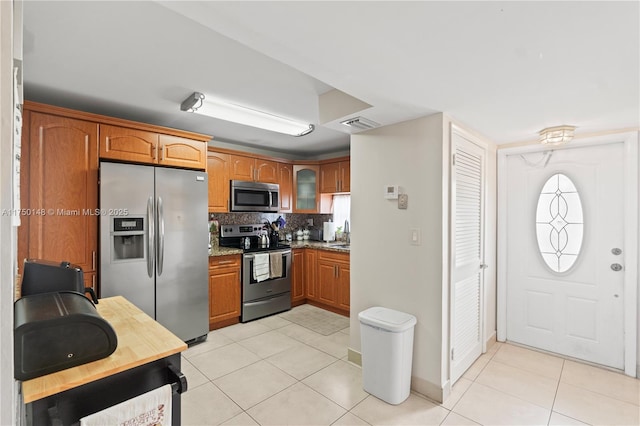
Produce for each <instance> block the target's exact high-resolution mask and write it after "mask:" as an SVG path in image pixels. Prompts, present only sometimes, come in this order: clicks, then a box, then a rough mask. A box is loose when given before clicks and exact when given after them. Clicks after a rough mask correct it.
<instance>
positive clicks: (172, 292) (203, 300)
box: [156, 167, 209, 341]
mask: <svg viewBox="0 0 640 426" xmlns="http://www.w3.org/2000/svg"><path fill="white" fill-rule="evenodd" d="M159 199H161V200H162V202H161V208H160V210H159V211H160V213H161V214H160V217H159V218H158V219H159V222H158V226H157V228H156V230H157V231H156V233H157V238H156V241H158V242H159V241H162V242H163V244H161V245H162V248H163V249H162V250H160V244H156V247H157V251H158V253H157V254H156V320H157V321H158V322H159V323H160V324H162V325H164V326H165V327H167V328H168V329H169V330H171V331H172V332H173V333H174V334H176V335H177V336H178V337H180V338H181V339H182V340H184V341H189V340H192V339H194V338H197V337H200V336H203V335H206V334H207V333H208V332H209V277H208V249H209V241H208V232H205V228H206V229H208V224H209V222H208V201H207V200H208V184H207V175H206V173H204V172H198V171H191V170H180V169H168V168H160V167H158V168H156V205H158V200H159ZM162 229H164V232H162ZM158 264H160V265H161V266H162V273H161V274H160V273H158V272H159V270H158Z"/></svg>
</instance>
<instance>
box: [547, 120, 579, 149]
mask: <svg viewBox="0 0 640 426" xmlns="http://www.w3.org/2000/svg"><path fill="white" fill-rule="evenodd" d="M575 129H576V128H575V126H567V125H564V126H556V127H547V128H546V129H542V130H540V132H539V133H540V143H541V144H543V145H561V144H563V143H567V142H569V141H570V140H571V139H573V131H574V130H575Z"/></svg>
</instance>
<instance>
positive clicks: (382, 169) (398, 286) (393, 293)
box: [350, 114, 497, 400]
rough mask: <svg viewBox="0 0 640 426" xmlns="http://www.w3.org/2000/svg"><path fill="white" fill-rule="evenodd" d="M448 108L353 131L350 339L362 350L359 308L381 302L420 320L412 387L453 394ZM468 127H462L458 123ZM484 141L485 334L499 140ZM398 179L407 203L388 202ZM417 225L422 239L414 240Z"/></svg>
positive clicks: (491, 297) (492, 307)
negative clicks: (412, 234)
mask: <svg viewBox="0 0 640 426" xmlns="http://www.w3.org/2000/svg"><path fill="white" fill-rule="evenodd" d="M452 123H454V121H453V120H451V119H450V118H449V117H447V116H446V115H443V114H435V115H432V116H428V117H424V118H419V119H416V120H411V121H407V122H404V123H399V124H395V125H391V126H386V127H382V128H379V129H374V130H371V131H368V132H363V133H359V134H356V135H353V136H352V137H351V219H352V224H353V225H352V229H351V231H352V233H351V245H352V247H353V249H352V250H351V340H350V348H351V349H352V350H353V351H357V352H359V351H360V348H361V342H360V324H359V321H358V313H359V312H361V311H363V310H365V309H367V308H369V307H371V306H384V307H388V308H391V309H396V310H399V311H403V312H408V313H410V314H413V315H415V316H416V317H417V319H418V323H417V325H416V328H415V335H414V352H413V371H412V388H413V389H414V390H416V391H418V392H420V393H422V394H425V395H427V396H429V397H431V398H433V399H436V400H442V399H443V398H446V397H447V395H448V392H449V390H450V384H449V380H448V379H449V359H448V353H449V232H450V230H449V227H450V226H449V203H450V201H449V191H450V178H449V175H450V170H449V169H450V168H449V163H450V158H451V157H450V155H451V153H450V126H451V124H452ZM455 124H456V125H458V126H459V127H462V128H464V126H463V125H461V124H460V123H455ZM467 132H468V133H469V135H470V136H472V137H473V140H474V141H476V142H478V143H480V144H482V145H486V147H487V163H486V167H487V178H486V182H485V185H486V187H485V190H486V203H485V220H486V225H485V242H486V243H485V263H486V264H488V265H489V268H488V269H487V270H485V288H484V290H485V318H484V321H483V327H484V335H485V339H488V340H495V331H496V175H497V173H496V146H495V144H493V143H492V142H490V141H488V140H487V139H486V138H483V137H482V136H481V135H478V134H477V133H475V132H473V131H469V130H467ZM385 185H399V186H400V187H401V189H402V190H403V192H404V193H406V194H408V195H409V208H408V209H407V210H399V209H398V208H397V203H396V201H395V200H394V201H390V200H386V199H384V198H383V187H384V186H385ZM412 228H419V229H420V230H421V233H422V244H421V245H419V246H415V245H411V244H410V240H409V238H410V230H411V229H412Z"/></svg>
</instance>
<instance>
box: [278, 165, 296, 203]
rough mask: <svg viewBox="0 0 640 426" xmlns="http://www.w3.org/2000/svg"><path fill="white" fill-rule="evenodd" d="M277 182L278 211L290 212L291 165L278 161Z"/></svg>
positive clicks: (291, 198)
mask: <svg viewBox="0 0 640 426" xmlns="http://www.w3.org/2000/svg"><path fill="white" fill-rule="evenodd" d="M278 184H279V185H280V211H281V212H282V213H291V212H292V211H293V166H292V165H291V164H286V163H278Z"/></svg>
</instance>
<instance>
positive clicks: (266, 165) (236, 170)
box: [230, 154, 278, 183]
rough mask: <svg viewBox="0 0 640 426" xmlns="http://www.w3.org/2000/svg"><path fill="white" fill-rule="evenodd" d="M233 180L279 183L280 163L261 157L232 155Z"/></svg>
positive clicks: (231, 171)
mask: <svg viewBox="0 0 640 426" xmlns="http://www.w3.org/2000/svg"><path fill="white" fill-rule="evenodd" d="M230 167H231V168H230V175H231V176H230V177H231V180H245V181H252V182H265V183H278V163H277V162H275V161H270V160H264V159H261V158H253V157H245V156H242V155H233V154H232V155H230Z"/></svg>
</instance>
